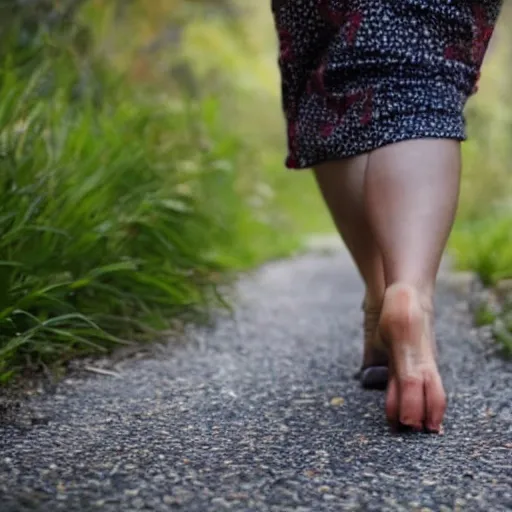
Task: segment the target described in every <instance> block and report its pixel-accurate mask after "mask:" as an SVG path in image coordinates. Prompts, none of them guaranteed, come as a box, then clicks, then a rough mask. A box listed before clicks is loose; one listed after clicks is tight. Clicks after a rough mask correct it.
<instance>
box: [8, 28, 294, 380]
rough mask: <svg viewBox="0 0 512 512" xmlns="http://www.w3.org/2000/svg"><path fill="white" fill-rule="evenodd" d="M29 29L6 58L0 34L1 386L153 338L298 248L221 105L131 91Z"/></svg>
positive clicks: (102, 65) (204, 98)
mask: <svg viewBox="0 0 512 512" xmlns="http://www.w3.org/2000/svg"><path fill="white" fill-rule="evenodd" d="M25 21H26V18H20V25H19V26H21V25H23V23H24V22H25ZM75 26H76V25H71V27H75ZM39 29H40V30H34V31H32V32H30V38H29V39H30V44H26V45H25V46H24V47H23V48H21V49H20V46H19V44H18V42H19V41H18V39H16V38H15V39H14V40H13V39H12V38H13V37H14V36H19V34H20V32H19V29H16V30H13V31H10V30H7V29H6V30H5V31H4V32H3V36H4V41H5V42H6V44H7V43H8V42H9V45H10V48H11V52H10V53H7V52H5V53H4V55H3V57H2V60H1V62H0V381H1V382H4V381H7V380H9V378H11V377H12V376H13V375H14V374H15V373H16V372H17V371H18V369H19V368H20V367H21V366H22V365H25V364H27V362H28V363H30V364H38V363H45V364H51V363H53V362H55V361H62V360H65V359H67V358H69V357H74V356H76V355H82V354H90V353H96V352H101V351H107V350H109V349H110V348H112V347H113V346H116V345H118V344H120V343H128V342H130V341H131V340H140V339H154V338H155V336H156V335H157V333H158V332H159V331H162V330H165V329H166V328H167V327H168V326H169V321H170V320H171V319H172V318H173V317H175V316H176V315H184V314H187V315H190V314H194V315H195V316H194V318H197V314H198V313H203V312H205V311H207V306H208V305H210V304H212V301H216V300H218V298H219V297H218V295H217V292H216V285H217V284H218V283H219V279H220V278H219V274H221V273H223V272H225V271H226V270H231V269H242V268H247V267H249V266H252V265H255V264H257V263H260V262H262V261H264V260H265V259H268V258H274V257H279V256H283V255H287V254H289V253H290V251H293V250H294V249H295V248H296V247H297V246H298V236H297V233H296V231H295V230H294V229H293V226H292V224H291V223H290V221H289V220H288V219H289V217H288V215H287V214H286V213H284V212H283V209H282V208H281V207H279V205H278V204H277V203H276V201H275V195H274V194H273V193H272V189H271V188H269V186H268V184H267V182H266V180H265V172H266V171H265V170H264V169H262V168H260V167H259V166H260V164H261V163H262V161H263V159H262V157H261V154H262V152H261V149H260V147H258V146H257V145H255V144H253V141H251V140H247V139H246V138H244V137H243V135H242V134H241V131H240V130H238V129H237V127H236V125H233V126H230V125H229V124H227V123H226V119H225V115H224V110H223V106H222V102H221V101H220V100H218V99H217V100H214V99H212V96H211V95H210V94H203V95H201V97H199V98H195V99H194V100H191V99H190V98H189V97H188V96H185V95H179V94H178V93H176V92H175V93H174V94H173V95H172V96H170V95H168V94H166V93H165V91H163V90H160V91H158V89H155V88H154V87H153V88H151V89H148V88H147V87H141V86H140V85H139V86H138V85H134V84H132V83H130V80H127V77H126V76H122V75H120V74H119V71H114V70H113V69H109V66H108V65H107V62H106V61H105V60H102V59H98V58H97V57H96V55H95V53H94V51H92V50H91V47H89V48H88V51H87V52H83V53H82V52H79V51H77V50H76V46H75V44H74V39H73V37H74V36H73V34H75V32H74V29H69V30H68V29H66V28H62V26H60V27H59V28H58V30H57V29H56V32H53V31H52V30H53V29H52V30H47V29H46V25H44V23H43V24H40V26H39ZM17 30H18V31H17ZM71 36H73V37H71ZM64 41H68V43H69V44H67V43H66V44H64V43H63V42H64ZM149 91H151V93H150V92H149Z"/></svg>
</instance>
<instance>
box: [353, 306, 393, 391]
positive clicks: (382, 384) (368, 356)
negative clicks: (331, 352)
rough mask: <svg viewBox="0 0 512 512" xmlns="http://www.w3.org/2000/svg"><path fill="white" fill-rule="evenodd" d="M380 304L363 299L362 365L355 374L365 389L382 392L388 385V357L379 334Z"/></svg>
mask: <svg viewBox="0 0 512 512" xmlns="http://www.w3.org/2000/svg"><path fill="white" fill-rule="evenodd" d="M381 307H382V303H380V302H378V301H375V303H374V304H372V303H371V302H370V301H368V300H367V299H365V301H364V302H363V312H364V323H363V326H364V354H363V365H362V367H361V370H360V371H359V372H358V374H357V378H358V379H359V380H360V382H361V385H362V386H363V388H365V389H379V390H384V389H386V387H387V384H388V378H389V372H388V355H387V349H386V347H385V345H384V344H383V343H382V340H381V337H380V333H379V319H380V313H381Z"/></svg>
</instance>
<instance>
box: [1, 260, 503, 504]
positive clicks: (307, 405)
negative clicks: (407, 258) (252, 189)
mask: <svg viewBox="0 0 512 512" xmlns="http://www.w3.org/2000/svg"><path fill="white" fill-rule="evenodd" d="M239 291H240V298H239V300H238V305H239V306H238V309H237V310H236V312H235V314H234V316H230V317H226V318H221V319H220V320H219V322H218V325H217V326H216V328H215V329H214V330H213V331H211V332H208V331H206V330H203V331H195V332H193V333H191V334H192V335H193V339H194V340H195V341H194V342H191V343H190V344H189V345H188V347H183V348H180V349H179V350H178V351H175V353H172V352H171V350H169V351H168V353H163V354H162V355H161V356H160V357H158V358H156V359H153V360H139V361H135V362H131V363H130V364H129V365H127V366H126V367H125V369H124V370H123V371H122V372H121V375H120V377H119V378H114V377H105V376H97V377H93V378H91V379H87V380H85V381H84V380H78V379H77V380H72V379H70V380H67V381H66V382H64V383H63V384H61V385H60V386H59V388H58V390H57V392H56V394H54V395H53V396H39V397H35V398H34V399H33V400H32V401H31V402H30V403H29V404H28V405H27V406H25V407H28V410H29V411H30V414H36V415H39V416H41V415H42V416H46V417H47V420H48V421H36V422H35V424H32V425H26V424H25V423H24V422H23V421H22V420H21V419H20V418H22V417H23V415H24V414H26V412H27V411H26V410H25V411H23V410H22V411H20V412H19V418H18V419H16V418H13V419H11V420H9V421H5V420H4V421H3V423H2V424H0V511H1V512H7V511H12V512H22V511H25V510H32V511H34V510H37V511H41V512H42V511H45V512H50V511H51V512H54V511H60V510H62V511H67V512H75V511H80V512H86V511H93V510H101V511H108V512H110V511H120V512H121V511H122V512H131V511H140V510H145V511H174V510H180V511H186V512H195V511H197V512H203V511H204V512H209V511H212V512H221V511H223V510H236V511H275V512H285V511H300V512H307V511H310V512H323V511H340V510H350V511H357V510H362V511H379V512H380V511H386V510H390V511H391V510H393V511H394V510H404V511H410V510H418V511H428V510H434V511H437V510H439V511H448V510H460V511H478V510H482V511H489V510H492V511H493V512H496V511H502V510H512V415H511V403H512V400H511V399H512V374H511V372H510V366H507V364H506V363H505V362H503V361H500V360H499V359H498V358H496V357H489V356H486V355H485V350H484V348H483V347H482V346H481V345H480V343H479V342H478V341H477V340H476V339H475V338H474V337H473V336H472V334H471V329H470V327H469V322H468V317H467V313H465V311H464V307H463V303H462V302H461V301H460V300H458V299H457V298H456V297H455V296H452V295H451V294H450V292H448V291H447V290H442V289H440V291H439V295H438V298H437V302H438V312H439V316H438V326H437V327H438V333H439V339H440V346H441V359H442V374H443V376H444V379H445V383H446V386H447V390H448V394H449V401H450V404H449V411H448V417H447V419H446V422H445V430H446V433H445V435H444V436H442V437H440V436H438V437H436V436H428V435H411V434H403V435H392V434H390V433H389V432H388V429H387V427H386V424H385V420H384V415H383V401H384V395H383V394H382V393H379V392H365V391H362V390H360V389H359V387H358V385H357V383H356V382H354V381H353V380H352V374H353V371H354V370H355V369H356V367H357V366H358V364H359V361H360V358H361V347H360V339H361V336H362V332H361V329H360V327H359V323H360V311H359V306H360V302H361V295H362V287H361V284H360V282H359V280H358V278H357V276H356V274H355V272H354V269H353V267H352V265H351V263H350V261H349V260H348V258H347V256H346V255H344V254H335V255H319V254H317V255H309V256H305V257H302V258H299V259H297V260H294V261H287V262H279V263H275V264H271V265H269V266H267V267H265V268H263V269H262V270H260V271H259V272H257V273H256V274H255V275H253V276H252V277H249V278H246V279H245V280H243V281H242V282H241V283H240V285H239Z"/></svg>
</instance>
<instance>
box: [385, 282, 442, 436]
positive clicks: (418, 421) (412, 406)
mask: <svg viewBox="0 0 512 512" xmlns="http://www.w3.org/2000/svg"><path fill="white" fill-rule="evenodd" d="M379 331H380V333H381V336H382V338H383V340H384V342H385V344H386V346H387V347H388V350H389V354H390V359H391V364H390V380H389V384H388V389H387V396H386V415H387V418H388V421H389V422H390V423H391V425H393V426H395V427H399V426H400V425H402V426H406V427H411V428H412V429H414V430H417V431H422V430H424V429H425V430H427V431H429V432H436V433H439V432H441V430H442V427H441V424H442V421H443V417H444V413H445V410H446V395H445V392H444V389H443V384H442V382H441V377H440V375H439V371H438V369H437V363H436V347H435V338H434V329H433V325H432V308H431V306H430V305H428V304H425V301H423V303H422V300H421V297H420V294H419V293H418V291H417V290H416V289H415V288H414V287H412V286H410V285H407V284H403V283H397V284H394V285H392V286H390V287H389V288H388V289H387V290H386V293H385V296H384V303H383V307H382V314H381V318H380V324H379Z"/></svg>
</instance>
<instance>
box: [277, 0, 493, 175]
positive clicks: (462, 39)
mask: <svg viewBox="0 0 512 512" xmlns="http://www.w3.org/2000/svg"><path fill="white" fill-rule="evenodd" d="M500 6H501V0H480V1H474V0H273V2H272V10H273V13H274V19H275V25H276V30H277V34H278V39H279V67H280V70H281V83H282V101H283V109H284V114H285V118H286V122H287V127H288V156H287V159H286V165H287V167H289V168H291V169H302V168H308V167H313V166H315V165H317V164H319V163H321V162H324V161H328V160H337V159H340V158H344V157H349V156H354V155H357V154H360V153H364V152H368V151H371V150H374V149H376V148H378V147H381V146H383V145H385V144H389V143H392V142H398V141H401V140H406V139H413V138H420V137H436V138H454V139H458V140H464V139H465V137H466V133H465V122H464V117H463V110H464V106H465V103H466V101H467V99H468V97H469V96H470V95H471V94H472V93H474V92H475V90H476V84H477V81H478V77H479V72H480V67H481V65H482V61H483V59H484V56H485V53H486V50H487V47H488V44H489V40H490V38H491V35H492V33H493V28H494V25H495V23H496V20H497V18H498V14H499V11H500Z"/></svg>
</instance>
